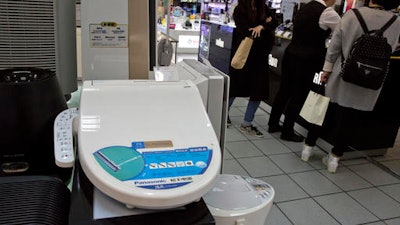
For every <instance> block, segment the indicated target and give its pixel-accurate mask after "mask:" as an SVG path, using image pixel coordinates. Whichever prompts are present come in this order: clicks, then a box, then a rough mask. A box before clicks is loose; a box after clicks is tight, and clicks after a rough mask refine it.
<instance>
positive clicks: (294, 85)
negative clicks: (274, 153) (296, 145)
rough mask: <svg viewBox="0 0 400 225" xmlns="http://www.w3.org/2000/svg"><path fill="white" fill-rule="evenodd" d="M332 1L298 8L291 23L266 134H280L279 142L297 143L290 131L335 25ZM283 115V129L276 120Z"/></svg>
mask: <svg viewBox="0 0 400 225" xmlns="http://www.w3.org/2000/svg"><path fill="white" fill-rule="evenodd" d="M334 4H335V0H313V1H311V2H309V3H307V4H305V5H304V6H302V7H301V8H300V10H299V11H298V12H297V14H296V16H295V18H294V20H293V35H292V40H291V42H290V44H289V45H288V47H287V48H286V49H285V53H284V56H283V59H282V80H281V83H280V87H279V90H278V93H277V94H276V96H275V99H274V101H273V103H272V109H271V114H270V118H269V121H268V126H269V127H268V132H270V133H274V132H279V131H281V132H282V133H281V139H283V140H286V141H294V142H301V141H303V137H301V136H299V135H297V134H296V133H295V132H294V124H295V122H296V120H297V118H298V117H299V113H300V110H301V107H302V106H303V103H304V101H305V99H306V97H307V94H308V92H309V90H310V89H311V87H312V84H313V79H314V75H315V73H319V72H320V71H321V69H322V65H323V62H324V57H325V54H326V45H325V41H326V39H327V38H328V36H329V35H330V34H331V32H332V31H333V30H334V29H335V27H336V25H337V24H338V23H339V20H340V16H339V14H338V13H337V12H336V11H335V10H334V9H333V8H332V6H333V5H334ZM282 114H284V115H285V120H284V122H283V127H281V126H280V124H279V121H280V118H281V115H282Z"/></svg>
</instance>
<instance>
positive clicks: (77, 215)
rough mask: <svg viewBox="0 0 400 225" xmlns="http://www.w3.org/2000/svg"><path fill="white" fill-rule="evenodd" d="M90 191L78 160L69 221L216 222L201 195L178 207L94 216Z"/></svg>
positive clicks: (101, 224) (81, 224)
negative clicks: (138, 213)
mask: <svg viewBox="0 0 400 225" xmlns="http://www.w3.org/2000/svg"><path fill="white" fill-rule="evenodd" d="M93 191H94V189H93V185H92V184H91V183H90V182H89V180H88V179H87V177H86V176H85V174H84V173H83V172H82V170H81V168H80V164H79V162H78V161H77V163H76V169H75V174H74V182H73V186H72V197H71V198H72V199H71V209H70V215H69V224H70V225H88V224H90V225H215V221H214V218H213V216H212V215H211V213H210V212H209V210H208V208H207V205H206V204H205V203H204V201H203V199H200V201H198V202H193V203H191V204H189V205H186V206H185V207H181V208H179V209H171V210H163V211H160V212H154V213H148V214H140V215H133V216H121V217H115V218H107V219H98V220H95V219H93Z"/></svg>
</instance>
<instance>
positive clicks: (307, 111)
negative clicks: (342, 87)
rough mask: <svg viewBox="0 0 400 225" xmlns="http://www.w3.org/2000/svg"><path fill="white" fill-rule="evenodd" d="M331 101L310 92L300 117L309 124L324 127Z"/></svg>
mask: <svg viewBox="0 0 400 225" xmlns="http://www.w3.org/2000/svg"><path fill="white" fill-rule="evenodd" d="M329 100H330V98H329V97H326V96H324V95H321V94H318V93H317V92H314V91H310V92H309V93H308V96H307V98H306V101H305V102H304V104H303V107H302V108H301V111H300V116H301V117H303V119H305V120H306V121H307V122H309V123H312V124H315V125H319V126H322V123H323V122H324V118H325V114H326V111H327V109H328V106H329Z"/></svg>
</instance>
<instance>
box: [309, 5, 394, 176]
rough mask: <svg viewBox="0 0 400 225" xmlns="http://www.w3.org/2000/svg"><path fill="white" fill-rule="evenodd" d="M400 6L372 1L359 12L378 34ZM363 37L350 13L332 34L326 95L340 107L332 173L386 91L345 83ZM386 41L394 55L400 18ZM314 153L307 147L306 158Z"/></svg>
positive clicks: (386, 34)
mask: <svg viewBox="0 0 400 225" xmlns="http://www.w3.org/2000/svg"><path fill="white" fill-rule="evenodd" d="M399 5H400V0H371V1H370V2H369V3H368V5H367V6H364V7H360V8H358V11H359V12H360V14H361V16H362V18H363V19H364V21H365V23H366V25H367V28H368V30H370V31H371V30H378V29H380V28H381V27H383V26H384V25H385V24H386V23H387V22H388V21H389V20H390V19H391V18H392V17H393V12H391V10H392V9H395V8H397V7H398V6H399ZM363 33H364V31H363V29H362V27H361V25H360V22H359V20H358V19H357V17H356V15H355V13H354V10H350V11H348V12H346V13H345V14H344V15H343V17H342V19H341V20H340V22H339V24H338V25H337V27H336V28H335V31H334V32H333V34H332V38H331V42H330V44H329V47H328V50H327V54H326V57H325V63H324V66H323V73H322V75H321V81H322V82H326V88H325V95H326V96H328V97H330V99H331V100H330V101H331V103H334V104H335V105H337V107H336V111H335V113H334V124H335V129H334V133H333V148H332V150H331V152H330V153H329V154H328V155H327V156H326V157H324V158H323V162H324V164H326V165H327V169H328V171H329V172H331V173H335V172H336V170H337V167H338V162H339V159H340V157H341V156H343V153H344V152H345V151H347V149H348V145H349V144H348V143H349V140H351V138H352V134H354V131H355V128H357V127H360V126H362V124H359V123H357V122H355V121H363V119H362V118H368V117H369V115H370V114H371V113H372V110H373V109H374V106H375V104H376V101H377V99H378V97H379V94H380V91H381V89H382V88H378V89H377V90H375V89H370V88H366V87H362V86H359V85H357V84H354V83H350V82H348V81H345V80H343V78H342V76H341V75H340V74H341V68H342V63H343V62H345V60H346V58H348V56H349V54H350V50H351V49H352V46H353V43H354V42H355V41H356V40H357V39H358V38H359V37H360V36H361V35H363ZM383 37H386V38H387V43H388V44H389V45H390V46H391V48H392V51H394V50H395V49H396V46H397V44H398V42H399V37H400V19H399V18H397V19H396V20H395V21H394V22H393V23H392V24H391V25H390V26H389V27H388V28H387V29H386V30H385V32H384V33H383ZM342 57H343V59H342ZM311 137H312V138H316V137H317V136H315V134H310V132H309V133H308V137H307V138H311ZM309 142H310V141H309ZM311 142H312V141H311ZM314 143H315V140H314ZM312 151H313V146H306V147H304V148H303V151H302V155H311V154H312Z"/></svg>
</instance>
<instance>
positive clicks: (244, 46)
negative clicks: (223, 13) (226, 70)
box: [231, 37, 253, 70]
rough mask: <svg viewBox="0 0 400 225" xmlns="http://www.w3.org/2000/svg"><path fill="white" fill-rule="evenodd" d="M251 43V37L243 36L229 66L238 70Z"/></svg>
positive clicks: (242, 65)
mask: <svg viewBox="0 0 400 225" xmlns="http://www.w3.org/2000/svg"><path fill="white" fill-rule="evenodd" d="M252 45H253V39H252V38H249V37H246V38H244V39H243V40H242V42H240V45H239V47H238V49H237V50H236V52H235V55H234V56H233V58H232V61H231V66H232V67H233V68H234V69H237V70H240V69H242V68H243V67H244V64H246V60H247V57H248V56H249V52H250V49H251V46H252Z"/></svg>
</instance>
